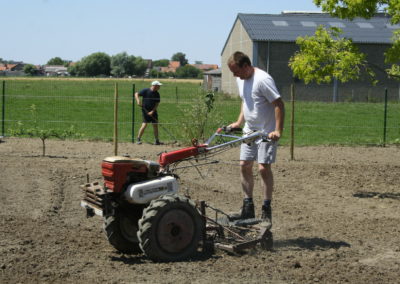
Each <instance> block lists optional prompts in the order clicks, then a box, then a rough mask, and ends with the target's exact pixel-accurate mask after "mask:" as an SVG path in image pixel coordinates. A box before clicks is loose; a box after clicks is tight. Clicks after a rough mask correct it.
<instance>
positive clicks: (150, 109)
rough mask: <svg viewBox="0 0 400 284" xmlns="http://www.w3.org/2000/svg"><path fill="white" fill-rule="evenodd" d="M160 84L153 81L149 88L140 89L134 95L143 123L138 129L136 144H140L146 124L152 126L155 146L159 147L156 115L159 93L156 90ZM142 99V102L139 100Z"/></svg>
mask: <svg viewBox="0 0 400 284" xmlns="http://www.w3.org/2000/svg"><path fill="white" fill-rule="evenodd" d="M161 85H162V84H161V83H160V82H158V81H153V82H152V83H151V87H150V88H145V89H142V90H141V91H140V92H136V93H135V99H136V103H137V104H138V106H140V107H141V108H142V115H143V123H142V126H141V127H140V129H139V133H138V137H137V142H136V143H137V144H142V140H141V138H142V135H143V133H144V130H145V129H146V127H147V124H148V123H152V124H153V130H154V138H155V144H156V145H160V144H161V143H160V140H159V139H158V113H157V107H158V105H159V104H160V93H159V92H158V90H159V89H160V86H161ZM139 97H142V102H140V98H139Z"/></svg>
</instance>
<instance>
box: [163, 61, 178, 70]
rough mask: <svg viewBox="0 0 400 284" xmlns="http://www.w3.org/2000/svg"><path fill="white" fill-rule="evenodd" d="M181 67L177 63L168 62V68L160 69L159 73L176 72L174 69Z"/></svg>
mask: <svg viewBox="0 0 400 284" xmlns="http://www.w3.org/2000/svg"><path fill="white" fill-rule="evenodd" d="M179 67H181V63H180V62H179V61H170V62H169V64H168V67H160V69H159V71H160V72H174V73H175V72H176V69H178V68H179Z"/></svg>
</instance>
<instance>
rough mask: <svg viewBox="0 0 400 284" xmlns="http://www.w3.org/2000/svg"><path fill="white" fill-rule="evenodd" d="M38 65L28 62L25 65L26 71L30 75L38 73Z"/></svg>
mask: <svg viewBox="0 0 400 284" xmlns="http://www.w3.org/2000/svg"><path fill="white" fill-rule="evenodd" d="M36 71H37V70H36V67H35V66H34V65H32V64H26V65H25V66H24V73H25V74H26V75H29V76H33V75H35V74H36Z"/></svg>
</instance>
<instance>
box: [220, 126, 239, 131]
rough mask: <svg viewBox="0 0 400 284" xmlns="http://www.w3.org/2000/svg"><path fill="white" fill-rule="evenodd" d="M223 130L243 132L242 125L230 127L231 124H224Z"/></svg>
mask: <svg viewBox="0 0 400 284" xmlns="http://www.w3.org/2000/svg"><path fill="white" fill-rule="evenodd" d="M222 130H223V131H224V132H226V133H232V132H242V131H243V129H242V128H241V127H229V126H224V127H222Z"/></svg>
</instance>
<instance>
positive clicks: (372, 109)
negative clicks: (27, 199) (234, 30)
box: [1, 79, 400, 145]
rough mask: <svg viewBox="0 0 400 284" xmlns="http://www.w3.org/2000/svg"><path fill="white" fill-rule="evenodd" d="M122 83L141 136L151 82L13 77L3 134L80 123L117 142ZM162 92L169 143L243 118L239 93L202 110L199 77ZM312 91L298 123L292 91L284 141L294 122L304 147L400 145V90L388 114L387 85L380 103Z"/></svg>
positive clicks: (123, 114) (302, 93) (298, 103)
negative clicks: (140, 97)
mask: <svg viewBox="0 0 400 284" xmlns="http://www.w3.org/2000/svg"><path fill="white" fill-rule="evenodd" d="M116 82H118V95H119V100H118V133H119V141H123V142H134V141H135V138H136V136H137V131H138V130H139V128H140V126H141V124H142V114H141V109H140V108H139V107H138V106H137V105H136V103H135V101H134V96H133V94H134V92H137V91H140V90H141V89H142V88H147V87H150V81H143V80H135V81H128V80H126V81H124V80H120V81H111V80H50V79H42V80H29V79H26V80H21V79H18V80H5V81H3V82H2V84H1V85H2V86H1V94H2V99H1V105H2V116H1V122H2V124H1V128H2V129H1V131H2V136H10V135H11V133H12V132H13V131H12V130H13V129H16V128H18V127H21V125H22V126H23V127H26V128H28V127H33V126H34V125H36V126H37V127H39V128H42V129H60V130H61V129H68V128H70V127H71V126H73V128H74V130H75V131H76V133H78V134H81V137H82V138H83V139H89V140H105V141H110V140H112V138H113V133H114V132H113V127H114V121H113V120H114V95H115V83H116ZM313 88H315V87H313ZM322 90H324V91H322ZM159 92H160V94H161V103H160V106H159V108H158V113H159V124H160V128H159V132H160V139H161V140H162V141H164V142H166V143H168V142H170V141H173V140H179V141H181V142H183V143H185V142H187V143H189V141H190V136H191V135H192V136H193V135H196V134H195V133H199V132H198V131H197V132H196V131H194V132H190V131H191V129H192V130H193V129H195V130H199V128H200V127H203V128H204V131H203V132H202V133H201V135H202V136H203V137H192V138H207V137H208V136H209V135H211V133H212V132H213V131H214V130H215V129H216V128H217V127H219V126H221V125H222V124H229V123H231V122H233V121H235V120H236V119H237V117H238V114H239V111H240V103H241V102H240V99H239V98H237V97H230V96H228V95H225V94H222V93H215V94H214V99H215V101H214V102H213V106H212V109H211V113H204V112H203V113H202V112H199V109H198V106H199V104H202V103H204V98H205V95H206V94H207V92H205V91H203V90H202V88H201V85H200V84H199V83H190V82H180V81H171V82H165V83H164V84H163V86H162V87H161V89H160V91H159ZM309 92H310V90H309V89H307V87H305V86H302V87H301V88H298V89H297V90H296V89H295V104H294V105H295V113H294V114H295V115H294V117H295V119H294V122H291V121H290V117H291V112H292V102H291V101H290V99H289V98H288V97H287V96H285V106H286V122H285V132H284V136H283V138H282V140H281V144H283V145H285V144H286V145H287V144H288V143H289V141H290V137H289V136H290V131H289V130H290V127H291V125H292V123H294V133H295V135H294V141H295V144H296V145H331V144H341V145H382V144H383V143H388V144H400V104H399V102H398V100H396V99H397V98H398V94H392V95H391V96H389V98H390V101H389V103H388V104H387V111H386V117H385V115H384V114H385V111H384V108H385V101H384V99H383V98H384V92H385V90H384V88H383V87H382V88H381V89H374V94H375V99H374V100H373V102H371V101H370V102H367V101H364V100H359V101H357V100H355V97H354V96H353V97H352V99H351V100H348V101H346V102H339V103H332V102H327V99H326V97H327V96H329V94H327V93H326V90H325V89H324V88H322V87H321V97H323V98H324V99H323V100H321V101H319V100H318V97H316V98H315V99H314V100H310V98H309V97H307V94H308V93H309ZM313 92H314V93H315V89H313ZM367 93H371V92H367ZM379 93H381V94H379ZM361 98H362V97H361ZM196 107H197V108H196ZM196 111H198V112H196ZM199 116H201V117H199ZM204 116H208V117H207V119H205V117H204ZM384 126H386V128H384ZM143 140H144V141H145V142H153V140H154V138H153V130H152V127H151V126H149V127H148V128H147V129H146V131H145V134H144V136H143Z"/></svg>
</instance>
